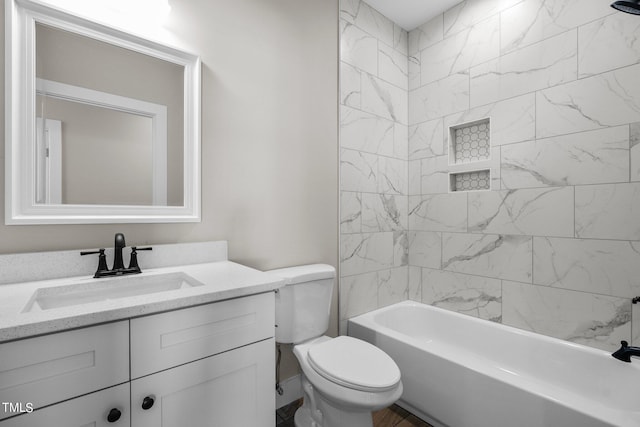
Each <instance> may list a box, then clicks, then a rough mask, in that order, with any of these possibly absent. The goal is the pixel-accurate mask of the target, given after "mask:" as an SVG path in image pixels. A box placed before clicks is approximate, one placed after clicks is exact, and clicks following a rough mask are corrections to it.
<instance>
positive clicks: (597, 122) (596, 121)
mask: <svg viewBox="0 0 640 427" xmlns="http://www.w3.org/2000/svg"><path fill="white" fill-rule="evenodd" d="M638 75H640V65H632V66H630V67H625V68H620V69H618V70H614V71H611V72H608V73H603V74H598V75H596V76H593V77H588V78H584V79H580V80H578V81H575V82H571V83H568V84H565V85H560V86H556V87H552V88H549V89H545V90H541V91H539V92H537V93H536V135H537V137H538V138H544V137H549V136H556V135H564V134H568V133H575V132H584V131H587V130H592V129H600V128H603V127H609V126H620V125H626V124H629V123H634V122H638V121H640V85H639V84H638Z"/></svg>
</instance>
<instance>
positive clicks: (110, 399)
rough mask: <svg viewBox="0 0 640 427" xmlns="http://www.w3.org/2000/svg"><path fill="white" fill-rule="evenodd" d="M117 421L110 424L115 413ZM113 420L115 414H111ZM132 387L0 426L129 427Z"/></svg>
mask: <svg viewBox="0 0 640 427" xmlns="http://www.w3.org/2000/svg"><path fill="white" fill-rule="evenodd" d="M114 409H115V410H117V411H119V412H120V416H119V418H118V419H117V420H114V421H112V422H110V421H108V420H107V417H108V416H109V413H110V412H111V411H112V410H114ZM111 416H112V419H114V418H116V413H115V412H114V413H112V415H111ZM130 422H131V415H130V413H129V384H128V383H127V384H121V385H119V386H116V387H111V388H108V389H106V390H102V391H99V392H96V393H91V394H87V395H85V396H82V397H77V398H75V399H71V400H68V401H66V402H62V403H58V404H57V405H52V406H48V407H46V408H43V409H38V410H36V411H34V412H31V413H30V414H23V415H19V416H17V417H14V418H9V419H7V420H4V421H1V422H0V427H87V426H92V427H111V426H113V427H129V426H130Z"/></svg>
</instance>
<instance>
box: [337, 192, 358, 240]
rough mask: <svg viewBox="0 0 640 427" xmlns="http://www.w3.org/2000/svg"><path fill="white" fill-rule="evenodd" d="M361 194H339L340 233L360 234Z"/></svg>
mask: <svg viewBox="0 0 640 427" xmlns="http://www.w3.org/2000/svg"><path fill="white" fill-rule="evenodd" d="M360 199H361V194H360V193H355V192H351V191H342V192H340V232H341V233H360V232H361V230H362V225H361V224H362V201H361V200H360Z"/></svg>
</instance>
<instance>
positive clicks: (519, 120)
mask: <svg viewBox="0 0 640 427" xmlns="http://www.w3.org/2000/svg"><path fill="white" fill-rule="evenodd" d="M535 101H536V99H535V95H534V94H533V93H529V94H525V95H521V96H517V97H515V98H510V99H507V100H504V101H500V102H496V103H494V104H487V105H483V106H480V107H475V108H472V109H470V110H466V111H463V112H460V113H456V114H451V115H449V116H447V117H445V118H444V138H445V142H444V144H445V146H447V145H448V138H449V128H450V127H451V126H456V125H460V124H463V123H469V122H473V121H476V120H480V119H485V118H489V119H490V123H491V146H493V147H495V146H500V145H503V144H511V143H513V142H521V141H527V140H531V139H534V138H535V136H536V106H535Z"/></svg>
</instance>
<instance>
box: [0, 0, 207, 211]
mask: <svg viewBox="0 0 640 427" xmlns="http://www.w3.org/2000/svg"><path fill="white" fill-rule="evenodd" d="M6 5H7V6H6V9H7V10H6V19H7V23H6V25H7V34H6V37H7V40H8V41H9V42H10V46H11V49H8V50H7V58H6V64H7V66H6V67H7V74H8V79H7V81H6V82H7V85H6V86H7V87H6V96H7V97H8V99H10V104H11V108H7V111H6V115H7V120H6V123H7V139H6V141H7V142H6V150H5V151H6V156H5V163H6V174H5V175H6V189H5V201H6V203H5V205H6V212H5V223H7V224H61V223H110V222H114V223H115V222H196V221H199V220H200V200H199V198H200V194H199V193H200V160H199V148H200V147H199V146H200V144H199V134H200V130H199V111H200V109H199V107H200V105H199V103H200V95H199V89H200V61H199V59H198V58H197V57H196V56H194V55H191V54H188V53H185V52H182V51H179V50H176V49H173V48H170V47H167V46H164V45H161V44H158V43H155V42H151V41H148V40H144V39H141V38H139V37H136V36H133V35H130V34H127V33H124V32H121V31H119V30H115V29H112V28H108V27H105V26H103V25H101V24H98V23H95V22H92V21H88V20H85V19H82V18H80V17H77V16H74V15H71V14H68V13H66V12H64V11H61V10H58V9H54V8H52V7H50V6H48V5H45V4H43V3H41V2H39V1H37V0H12V1H9V0H8V1H7V2H6Z"/></svg>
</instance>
